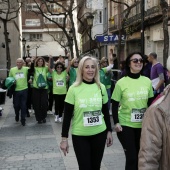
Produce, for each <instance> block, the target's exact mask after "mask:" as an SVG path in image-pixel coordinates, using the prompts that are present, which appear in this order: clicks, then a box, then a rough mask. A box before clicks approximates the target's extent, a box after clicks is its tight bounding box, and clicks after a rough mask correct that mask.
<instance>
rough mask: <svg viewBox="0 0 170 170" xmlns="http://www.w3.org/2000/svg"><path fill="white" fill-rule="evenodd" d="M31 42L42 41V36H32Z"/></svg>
mask: <svg viewBox="0 0 170 170" xmlns="http://www.w3.org/2000/svg"><path fill="white" fill-rule="evenodd" d="M30 41H42V34H30Z"/></svg>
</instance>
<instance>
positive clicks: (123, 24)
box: [110, 0, 138, 63]
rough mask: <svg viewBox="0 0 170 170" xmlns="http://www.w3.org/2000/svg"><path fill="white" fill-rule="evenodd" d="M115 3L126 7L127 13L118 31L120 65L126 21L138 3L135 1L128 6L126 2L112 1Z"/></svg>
mask: <svg viewBox="0 0 170 170" xmlns="http://www.w3.org/2000/svg"><path fill="white" fill-rule="evenodd" d="M110 1H112V2H114V3H118V4H120V5H124V6H126V11H125V14H124V16H123V18H121V23H120V26H119V29H118V34H119V39H118V50H117V59H118V63H120V54H121V42H122V39H121V37H122V34H123V33H125V32H126V31H125V25H126V21H127V18H128V16H129V14H130V12H131V10H132V8H134V7H135V6H136V5H137V3H138V2H137V1H136V0H134V3H133V4H132V5H128V4H127V3H125V2H122V1H120V0H110Z"/></svg>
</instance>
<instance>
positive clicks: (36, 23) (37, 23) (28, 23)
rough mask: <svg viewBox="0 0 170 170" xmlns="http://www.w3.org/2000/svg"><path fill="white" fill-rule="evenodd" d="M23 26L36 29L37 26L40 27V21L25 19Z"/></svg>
mask: <svg viewBox="0 0 170 170" xmlns="http://www.w3.org/2000/svg"><path fill="white" fill-rule="evenodd" d="M25 25H26V26H30V27H32V26H36V27H38V26H40V20H39V19H26V20H25Z"/></svg>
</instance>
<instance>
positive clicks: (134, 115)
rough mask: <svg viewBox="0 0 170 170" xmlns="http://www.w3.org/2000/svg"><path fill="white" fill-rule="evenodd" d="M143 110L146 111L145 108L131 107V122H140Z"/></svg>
mask: <svg viewBox="0 0 170 170" xmlns="http://www.w3.org/2000/svg"><path fill="white" fill-rule="evenodd" d="M145 111H146V108H142V109H132V112H131V122H142V119H143V116H144V113H145Z"/></svg>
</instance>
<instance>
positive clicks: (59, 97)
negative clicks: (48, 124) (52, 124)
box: [53, 94, 66, 117]
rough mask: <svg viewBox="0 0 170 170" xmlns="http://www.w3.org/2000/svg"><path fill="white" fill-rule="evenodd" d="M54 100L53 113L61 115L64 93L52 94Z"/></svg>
mask: <svg viewBox="0 0 170 170" xmlns="http://www.w3.org/2000/svg"><path fill="white" fill-rule="evenodd" d="M53 96H54V101H55V115H59V117H62V113H63V111H64V100H65V97H66V95H65V94H53Z"/></svg>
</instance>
